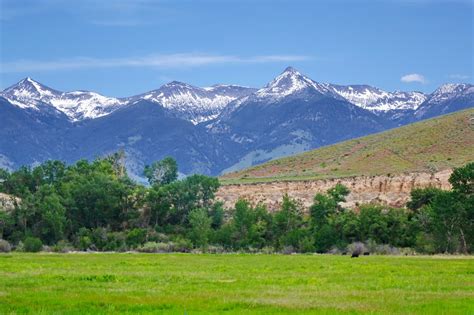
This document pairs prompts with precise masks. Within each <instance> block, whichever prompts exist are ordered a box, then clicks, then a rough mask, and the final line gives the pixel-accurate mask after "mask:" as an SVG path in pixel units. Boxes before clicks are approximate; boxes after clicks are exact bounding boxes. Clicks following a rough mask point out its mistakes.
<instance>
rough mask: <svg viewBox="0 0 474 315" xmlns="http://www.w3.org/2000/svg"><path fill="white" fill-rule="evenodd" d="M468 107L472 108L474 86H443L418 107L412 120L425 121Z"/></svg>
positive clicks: (473, 103)
mask: <svg viewBox="0 0 474 315" xmlns="http://www.w3.org/2000/svg"><path fill="white" fill-rule="evenodd" d="M470 107H474V85H472V84H466V83H463V84H444V85H442V86H440V87H439V88H438V89H436V90H435V91H434V92H433V93H431V94H430V95H429V96H428V98H427V99H426V101H425V102H424V103H423V104H421V105H420V107H419V108H418V109H417V110H416V111H415V113H414V119H415V120H421V119H427V118H431V117H435V116H439V115H444V114H447V113H451V112H455V111H458V110H461V109H465V108H470Z"/></svg>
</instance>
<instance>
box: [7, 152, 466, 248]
mask: <svg viewBox="0 0 474 315" xmlns="http://www.w3.org/2000/svg"><path fill="white" fill-rule="evenodd" d="M123 160H124V157H123V154H121V153H116V154H113V155H111V156H108V157H106V158H101V159H96V160H94V161H92V162H89V161H87V160H80V161H78V162H77V163H75V164H74V165H69V166H68V165H66V164H64V163H63V162H61V161H46V162H44V163H42V164H41V165H39V166H36V167H34V168H30V167H21V168H19V169H18V170H16V171H13V172H9V171H7V170H4V169H0V192H3V193H6V194H8V195H11V196H15V197H17V198H12V200H11V202H12V203H13V206H11V207H8V208H5V209H0V240H1V241H0V251H2V248H3V250H4V251H6V250H7V249H9V248H10V246H11V247H13V248H15V249H16V250H24V251H37V250H41V249H42V248H49V249H50V250H54V251H68V250H98V251H127V250H138V251H143V252H168V251H181V252H187V251H191V250H196V249H199V250H200V251H207V252H224V251H245V252H288V253H291V252H300V253H308V252H318V253H328V252H331V253H346V252H347V251H351V250H353V249H354V248H355V247H360V246H362V247H363V251H367V252H378V253H396V252H400V251H401V252H406V253H408V252H419V253H428V254H433V253H472V251H473V242H474V163H469V164H467V165H465V166H464V167H461V168H457V169H455V170H454V172H453V174H452V175H451V177H450V179H449V181H450V183H451V185H452V189H451V190H449V191H443V190H439V189H436V188H425V189H415V190H413V191H412V192H411V199H410V201H409V202H408V203H407V205H406V207H404V208H392V207H387V206H382V205H376V204H367V205H360V206H358V208H357V209H354V210H349V209H345V208H344V207H342V206H341V204H342V203H343V202H344V201H345V197H346V196H347V195H348V194H349V190H348V188H347V187H345V186H343V185H340V184H338V185H336V186H335V187H333V188H331V189H329V190H328V191H327V192H326V193H324V194H317V195H316V196H315V197H314V202H313V205H312V206H311V207H310V208H309V209H305V208H304V207H303V206H302V205H301V204H300V203H298V202H297V201H296V200H292V199H291V198H290V197H288V196H285V197H284V198H283V200H282V202H281V205H280V206H279V209H278V210H277V211H275V212H269V211H267V209H266V208H265V206H264V205H256V206H253V205H251V204H250V203H249V202H247V201H245V200H239V201H238V202H237V203H236V204H235V206H234V207H233V208H232V209H224V207H223V204H222V203H221V202H219V201H216V200H215V193H216V191H217V189H218V188H219V181H218V179H217V178H213V177H208V176H203V175H191V176H188V177H185V178H182V179H178V167H177V164H176V161H175V160H174V159H172V158H165V159H163V160H161V161H158V162H155V163H153V164H151V165H149V166H147V167H145V170H144V175H145V176H146V177H147V179H148V182H149V185H142V184H139V183H137V182H135V181H133V180H131V179H130V177H129V176H128V175H127V172H126V170H125V167H124V162H123ZM0 207H1V206H0Z"/></svg>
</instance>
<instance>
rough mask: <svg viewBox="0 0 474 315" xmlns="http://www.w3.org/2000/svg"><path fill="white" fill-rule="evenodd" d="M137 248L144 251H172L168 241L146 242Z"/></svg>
mask: <svg viewBox="0 0 474 315" xmlns="http://www.w3.org/2000/svg"><path fill="white" fill-rule="evenodd" d="M137 250H138V251H139V252H143V253H167V252H170V245H169V244H168V243H157V242H146V243H145V244H143V245H142V246H140V247H139V248H137Z"/></svg>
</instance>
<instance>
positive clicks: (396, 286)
mask: <svg viewBox="0 0 474 315" xmlns="http://www.w3.org/2000/svg"><path fill="white" fill-rule="evenodd" d="M473 301H474V258H472V257H404V256H392V257H389V256H364V257H360V258H358V259H351V258H350V257H348V256H329V255H288V256H285V255H237V254H228V255H193V254H107V253H103V254H18V253H14V254H1V255H0V314H9V313H35V314H38V313H45V314H50V313H58V314H62V313H68V314H71V313H74V314H98V313H127V312H128V313H132V312H137V313H166V314H208V313H217V314H222V313H225V314H227V313H229V314H246V313H264V314H269V313H278V314H282V313H296V312H297V313H298V314H305V313H307V314H309V313H352V314H354V313H398V314H410V313H419V314H442V313H444V314H474V302H473Z"/></svg>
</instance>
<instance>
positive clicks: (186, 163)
mask: <svg viewBox="0 0 474 315" xmlns="http://www.w3.org/2000/svg"><path fill="white" fill-rule="evenodd" d="M473 106H474V85H472V84H445V85H443V86H441V87H439V88H438V89H436V90H435V91H434V92H433V93H431V94H424V93H421V92H401V91H396V92H387V91H383V90H381V89H379V88H376V87H372V86H369V85H347V86H342V85H335V84H329V83H319V82H316V81H314V80H312V79H310V78H309V77H307V76H305V75H303V74H301V73H300V72H299V71H297V70H296V69H294V68H291V67H288V68H287V69H285V70H284V71H283V73H281V74H280V75H279V76H277V77H276V78H275V79H273V80H272V81H271V82H269V83H268V84H267V85H265V86H264V87H262V88H260V89H255V88H249V87H242V86H238V85H214V86H211V87H203V88H201V87H195V86H192V85H189V84H186V83H182V82H176V81H173V82H170V83H167V84H165V85H163V86H161V87H160V88H158V89H156V90H153V91H149V92H145V93H142V94H139V95H136V96H131V97H126V98H114V97H107V96H103V95H100V94H98V93H95V92H89V91H71V92H61V91H57V90H55V89H52V88H49V87H47V86H45V85H43V84H41V83H39V82H37V81H35V80H33V79H31V78H25V79H23V80H21V81H20V82H18V83H17V84H15V85H13V86H11V87H9V88H7V89H5V90H4V91H2V92H0V125H1V127H0V167H6V168H16V167H18V166H20V165H35V164H36V163H39V162H42V161H44V160H47V159H61V160H64V161H66V162H74V161H76V160H77V159H80V158H88V159H92V158H95V157H98V156H103V155H106V154H109V153H112V152H114V151H117V150H121V149H123V150H124V151H125V152H126V155H127V167H128V168H129V170H130V171H131V173H132V174H134V176H136V177H137V178H138V177H139V176H140V174H141V170H142V169H143V166H144V165H145V164H149V163H151V162H152V161H154V160H158V159H161V158H163V157H165V156H173V157H175V158H176V159H177V161H178V164H179V165H180V170H181V171H182V172H183V174H191V173H204V174H210V175H217V174H221V173H222V172H228V171H235V170H238V169H241V168H244V167H248V166H252V165H255V164H258V163H261V162H265V161H268V160H272V159H275V158H277V157H282V156H287V155H291V154H294V153H298V152H302V151H306V150H310V149H314V148H317V147H321V146H325V145H329V144H333V143H336V142H340V141H343V140H347V139H351V138H354V137H359V136H364V135H368V134H372V133H376V132H380V131H383V130H387V129H391V128H394V127H397V126H401V125H405V124H408V123H412V122H416V121H419V120H423V119H426V118H431V117H435V116H438V115H442V114H446V113H450V112H454V111H458V110H461V109H464V108H469V107H473Z"/></svg>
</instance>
